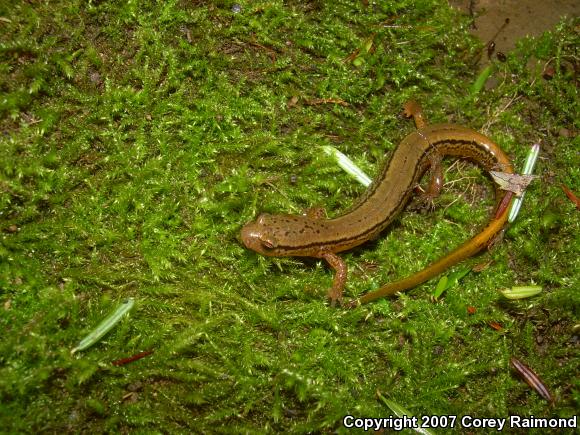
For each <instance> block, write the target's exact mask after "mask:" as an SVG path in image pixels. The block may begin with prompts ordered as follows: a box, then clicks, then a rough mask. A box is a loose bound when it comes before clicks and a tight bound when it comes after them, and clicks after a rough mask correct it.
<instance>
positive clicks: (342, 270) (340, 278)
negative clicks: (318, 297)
mask: <svg viewBox="0 0 580 435" xmlns="http://www.w3.org/2000/svg"><path fill="white" fill-rule="evenodd" d="M320 258H324V259H325V260H326V261H327V263H328V264H329V265H330V267H332V268H333V269H334V270H335V274H334V280H333V281H332V288H331V289H330V290H328V298H329V299H330V305H331V306H333V307H334V306H335V305H336V301H339V302H341V301H342V289H344V286H345V284H346V277H347V273H348V268H347V266H346V263H345V262H344V260H343V259H342V258H340V257H339V256H338V255H336V254H335V253H333V252H323V253H322V254H321V255H320Z"/></svg>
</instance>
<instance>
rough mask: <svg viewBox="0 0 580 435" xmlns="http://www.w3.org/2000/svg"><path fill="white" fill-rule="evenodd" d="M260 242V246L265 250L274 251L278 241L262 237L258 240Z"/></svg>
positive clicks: (270, 237)
mask: <svg viewBox="0 0 580 435" xmlns="http://www.w3.org/2000/svg"><path fill="white" fill-rule="evenodd" d="M260 241H261V242H262V246H264V248H266V249H274V248H275V247H276V246H278V241H277V240H276V239H275V238H274V237H272V236H267V237H264V238H262V239H260Z"/></svg>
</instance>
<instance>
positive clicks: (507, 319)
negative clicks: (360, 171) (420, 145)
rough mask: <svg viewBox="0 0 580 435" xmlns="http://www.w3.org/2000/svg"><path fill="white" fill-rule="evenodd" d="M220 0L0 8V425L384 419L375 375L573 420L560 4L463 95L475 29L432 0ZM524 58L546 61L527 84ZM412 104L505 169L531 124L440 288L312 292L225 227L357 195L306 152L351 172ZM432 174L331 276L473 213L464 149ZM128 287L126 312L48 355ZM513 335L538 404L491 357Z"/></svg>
mask: <svg viewBox="0 0 580 435" xmlns="http://www.w3.org/2000/svg"><path fill="white" fill-rule="evenodd" d="M233 5H234V2H227V1H223V2H178V1H171V2H162V3H157V2H149V1H142V2H88V3H86V2H81V1H72V2H48V3H46V2H45V3H31V4H30V3H27V2H19V3H17V4H15V5H11V6H10V7H5V6H0V16H2V17H5V18H7V20H2V21H0V27H1V29H2V32H0V93H1V96H0V153H1V155H2V158H1V159H0V241H1V242H0V302H1V303H2V306H0V328H1V329H2V338H1V339H0V427H3V428H6V429H5V430H6V431H9V432H25V433H26V432H39V431H48V432H56V431H63V430H64V431H69V432H104V431H109V432H126V431H152V430H153V431H162V432H188V431H199V432H207V431H215V430H220V431H223V432H226V431H228V432H230V431H232V430H234V431H236V432H258V433H259V432H264V433H266V432H271V431H289V432H292V431H294V432H320V431H332V430H335V429H338V430H340V428H341V419H342V417H343V416H344V415H346V414H354V415H357V416H384V415H389V414H390V411H389V410H388V409H386V408H385V407H384V405H383V404H382V403H381V402H379V401H378V400H376V397H375V392H376V390H380V391H381V392H383V394H386V395H387V396H388V397H389V398H391V399H393V400H395V401H396V402H398V403H400V404H401V405H403V406H405V407H406V408H408V409H410V410H411V411H412V412H414V413H415V414H416V415H421V414H430V415H432V414H472V415H476V416H480V417H491V416H495V417H498V416H506V415H507V414H526V415H528V414H533V415H535V416H546V415H550V416H552V415H561V416H568V415H572V414H573V413H574V412H575V410H576V409H577V407H578V385H577V383H576V384H574V383H573V379H574V378H575V374H576V368H577V366H578V352H577V350H576V349H575V347H574V340H575V338H574V337H575V336H576V335H577V331H576V330H575V329H574V324H575V322H577V313H578V308H579V306H580V300H578V293H577V292H576V291H575V289H576V288H577V285H578V275H577V271H578V269H579V267H578V266H579V264H578V255H577V246H578V233H579V231H578V230H579V228H578V219H577V211H576V210H575V209H574V206H573V205H572V204H571V203H570V202H569V200H568V199H567V198H566V197H565V196H564V194H563V193H562V191H561V189H560V187H559V184H560V183H564V184H566V185H567V186H568V187H569V188H571V189H572V190H575V191H576V193H578V191H579V190H580V189H579V188H578V186H580V172H579V170H578V168H580V164H579V163H580V162H579V161H578V153H577V152H576V150H577V139H573V138H571V137H569V134H568V133H572V134H574V133H575V131H577V129H578V124H577V123H578V119H580V117H579V116H578V104H577V102H578V95H577V88H576V84H575V82H574V76H573V72H572V71H573V68H572V67H573V65H572V63H571V62H572V61H573V59H574V58H575V56H576V57H577V53H576V50H577V47H578V36H577V32H576V30H575V28H576V27H575V25H576V26H577V24H575V23H574V22H566V21H564V22H562V24H561V25H559V26H558V27H557V28H556V29H554V30H553V31H552V32H550V33H546V34H544V35H543V36H541V37H540V38H537V39H536V40H524V41H522V42H521V43H520V44H519V46H518V49H517V50H516V51H515V52H514V53H512V54H510V55H509V56H508V61H507V62H506V63H505V64H498V65H496V72H495V73H494V74H495V75H496V78H497V79H498V83H500V84H499V85H498V86H497V87H496V88H494V89H491V90H488V91H486V92H483V93H479V94H478V95H477V96H476V97H472V96H470V95H469V89H470V86H471V84H472V83H473V81H474V80H475V78H476V76H477V74H478V71H476V70H475V69H474V68H473V67H472V66H471V65H472V64H473V61H474V59H475V57H476V55H477V53H478V52H479V50H480V49H481V46H479V45H477V44H476V43H475V42H474V41H473V40H472V39H471V38H470V37H469V36H468V35H467V29H468V25H469V23H468V22H467V21H466V20H465V19H463V18H461V17H459V16H458V15H457V13H456V12H455V11H453V10H451V9H450V8H449V7H448V5H447V3H446V2H441V1H436V0H425V1H422V2H408V1H399V2H397V3H393V2H382V3H381V2H379V4H378V5H374V6H369V7H368V8H365V7H364V6H363V5H362V2H350V1H341V2H334V3H332V5H331V4H330V3H324V2H284V3H283V2H271V1H269V2H266V1H263V2H262V1H261V2H240V6H241V11H240V12H239V13H234V12H233V11H232V6H233ZM385 23H386V24H389V25H388V26H386V27H385V25H384V24H385ZM357 49H358V50H359V52H358V54H357V56H356V59H359V61H357V62H356V63H357V64H358V65H355V63H354V62H352V61H349V60H348V59H349V56H350V55H351V54H352V53H354V52H355V50H357ZM534 60H538V61H539V62H540V64H542V65H543V64H544V63H545V62H548V61H550V62H551V63H553V65H554V66H555V67H556V73H555V74H554V77H553V78H552V80H545V79H543V78H542V77H541V72H542V71H541V70H539V71H538V68H534V67H532V68H531V69H530V68H529V65H530V64H533V61H534ZM292 97H297V98H298V99H297V101H296V102H295V103H294V104H289V103H290V102H291V99H292ZM409 97H415V98H416V99H418V100H420V101H421V102H422V103H423V105H424V106H425V110H426V113H427V115H428V116H429V118H430V119H431V120H432V121H445V120H452V121H453V122H458V123H462V124H466V125H469V126H471V127H473V128H476V129H483V131H484V132H485V133H486V134H488V135H489V136H491V137H493V138H494V139H496V140H497V141H498V142H500V143H501V144H502V146H503V147H504V148H505V149H506V150H507V151H508V152H509V153H510V155H511V156H512V157H513V158H514V160H515V162H516V164H517V165H518V166H519V165H521V162H522V161H523V159H524V158H525V155H526V153H527V145H528V144H531V143H533V142H535V141H538V140H540V141H541V142H542V155H541V159H540V162H539V165H538V170H537V173H538V174H539V175H540V176H541V177H540V179H539V180H538V181H536V182H535V183H533V184H532V185H531V187H530V189H529V190H528V193H527V194H526V201H525V203H524V207H523V209H522V212H521V215H520V217H519V218H518V220H517V221H516V222H515V223H514V224H513V225H512V226H511V227H510V229H509V230H508V231H507V233H506V235H505V238H504V243H503V244H502V245H501V246H500V247H499V248H498V249H496V250H495V251H493V252H492V253H491V254H489V255H488V254H486V255H488V256H490V258H493V260H494V263H493V264H492V265H491V266H489V267H488V268H487V269H485V270H484V271H482V272H480V273H470V274H469V275H467V276H466V277H464V278H463V279H462V280H461V281H460V282H459V284H458V286H457V287H455V288H452V289H449V290H447V291H446V292H445V293H444V296H443V297H442V298H441V300H440V301H439V302H438V303H433V302H431V301H430V299H429V297H428V294H429V293H430V291H431V290H432V288H433V286H434V285H435V283H433V282H431V283H428V284H426V285H425V286H422V287H419V288H418V289H415V290H412V291H411V292H409V293H408V294H405V295H403V296H401V297H399V298H397V299H394V300H389V301H379V302H377V303H376V304H372V305H369V306H366V307H362V308H359V309H356V310H352V311H349V310H346V309H332V308H330V307H329V306H327V304H326V303H325V300H324V295H325V294H326V289H327V287H328V286H329V285H330V280H331V276H330V275H331V274H330V271H329V270H328V269H327V268H326V266H325V265H323V264H321V263H319V262H308V261H302V260H298V259H292V258H281V259H271V258H262V257H258V256H257V255H255V254H253V253H252V252H249V251H247V250H245V249H244V248H243V247H242V246H241V244H240V243H239V241H238V239H237V237H238V233H239V229H240V227H241V225H242V224H243V223H244V222H246V221H248V220H249V219H251V218H253V217H254V216H255V215H256V214H257V213H258V212H261V211H270V212H299V211H300V210H301V209H303V208H306V207H311V206H313V205H324V206H325V207H326V208H327V210H328V212H329V214H330V215H335V214H337V213H340V212H341V211H343V210H345V209H346V208H347V207H348V206H349V205H350V204H351V203H352V202H353V201H354V200H355V199H356V197H357V196H358V195H360V193H361V192H362V190H363V189H361V188H359V187H358V186H355V185H353V184H352V182H351V181H350V179H349V178H348V177H347V176H345V175H343V174H342V173H340V172H339V171H338V170H337V169H336V168H335V167H334V165H333V163H331V162H330V161H329V160H328V159H327V158H326V157H324V156H322V154H321V152H320V151H319V148H318V146H319V145H326V144H332V145H334V146H337V147H338V148H340V149H341V150H342V151H343V152H346V153H348V154H349V155H350V156H352V157H353V158H354V159H355V160H356V161H357V162H358V163H360V164H361V166H363V167H364V168H365V169H366V170H368V172H370V173H376V172H377V170H378V166H379V165H380V161H381V160H382V156H383V154H384V153H385V151H390V150H392V149H394V147H395V145H396V144H397V143H398V142H399V141H400V140H401V139H402V137H403V136H404V135H405V133H406V132H410V131H412V129H413V126H412V125H411V123H410V122H408V121H405V120H402V119H401V118H400V116H399V112H400V108H401V106H402V103H403V102H404V101H406V100H407V99H408V98H409ZM314 99H340V100H342V101H344V102H346V103H347V105H346V106H344V105H337V104H311V103H312V101H313V100H314ZM567 132H568V133H567ZM446 180H447V181H452V182H453V183H450V184H449V185H448V186H447V187H446V188H445V189H444V194H443V195H442V196H441V197H440V198H439V199H438V203H437V205H438V208H437V210H436V211H435V212H434V213H431V214H425V215H424V214H418V213H413V212H411V211H409V212H406V213H404V214H403V216H402V217H401V219H400V221H399V222H397V223H395V224H394V225H393V227H392V228H391V229H390V230H388V231H387V232H386V233H385V235H384V236H383V237H381V238H380V239H379V240H378V241H377V242H376V243H370V244H367V245H366V246H364V247H362V248H360V249H357V250H355V251H354V252H351V253H348V254H346V255H345V258H346V261H347V263H348V264H349V269H350V271H351V276H350V281H349V283H348V289H347V295H348V296H353V295H355V294H359V293H362V292H364V291H368V290H371V289H373V288H376V287H378V286H379V285H380V284H381V283H384V282H387V281H389V280H392V279H395V278H396V277H401V276H405V275H407V274H410V273H412V272H414V271H416V270H418V269H420V268H421V267H422V266H423V265H425V264H427V263H428V262H429V261H431V260H434V259H436V258H438V257H439V256H440V255H442V254H443V253H444V252H445V251H446V250H447V249H448V248H449V246H450V245H458V244H459V243H461V241H463V240H465V239H466V238H467V235H468V234H473V233H475V232H476V231H477V229H478V228H480V226H481V224H483V222H484V221H485V220H486V218H487V216H488V211H489V210H488V209H489V207H487V208H486V207H485V206H484V205H481V201H482V198H483V197H488V198H489V197H490V195H491V189H489V188H488V189H486V190H481V189H480V188H479V187H477V186H479V185H480V184H486V183H488V182H487V181H486V180H485V178H484V177H483V176H481V174H480V173H479V172H478V171H472V170H471V169H470V168H469V167H468V166H461V167H460V171H456V170H452V171H450V172H448V173H447V174H446ZM458 196H459V197H460V199H459V200H458V201H457V202H455V203H454V202H453V201H454V200H455V199H456V198H457V197H458ZM486 204H488V205H490V204H491V200H487V202H486ZM478 223H479V225H478ZM487 258H488V257H485V258H478V259H474V260H470V262H469V263H470V264H475V263H478V262H483V261H485V260H486V259H487ZM375 266H377V267H375ZM530 282H534V283H536V284H539V285H542V286H543V287H544V292H543V293H542V295H540V296H538V297H536V298H534V299H532V300H526V301H520V302H505V301H502V300H501V298H500V297H499V296H498V293H497V292H496V289H498V288H501V287H506V286H512V285H516V284H527V283H530ZM127 297H133V298H135V301H136V305H135V308H134V309H133V310H132V312H131V313H130V316H129V317H128V318H126V319H124V320H123V321H122V322H120V323H119V325H117V326H116V327H115V328H114V329H113V330H112V331H110V332H109V334H108V335H107V336H105V337H104V338H103V339H102V340H101V341H100V342H99V343H98V344H96V345H94V346H93V347H92V348H90V349H89V350H87V351H84V352H79V353H78V354H75V355H74V356H71V355H70V350H71V349H72V348H73V347H74V346H75V345H76V343H78V341H79V340H80V339H81V338H82V337H83V336H84V335H85V334H86V333H88V332H89V331H90V330H91V329H92V328H94V327H95V326H96V325H97V324H98V323H99V322H100V321H101V320H102V319H103V318H104V317H106V315H107V314H108V313H110V312H111V310H113V309H114V308H115V307H116V306H117V305H118V304H119V303H120V301H122V300H124V299H125V298H127ZM468 306H473V307H476V313H475V314H472V315H470V314H468V313H467V307H468ZM491 321H495V322H499V323H501V324H502V325H503V327H504V331H503V332H501V333H498V332H497V331H495V330H493V329H492V328H490V327H489V326H488V323H489V322H491ZM146 350H152V351H153V353H152V354H150V355H148V356H146V357H144V358H142V359H139V360H137V361H134V362H131V363H129V364H126V365H122V366H118V367H116V366H113V365H112V364H111V362H113V361H116V360H119V359H121V358H128V357H130V356H132V355H136V354H138V353H139V352H142V351H146ZM511 355H515V356H517V357H518V358H521V359H522V360H524V361H526V362H527V363H528V364H529V365H530V366H531V367H532V368H534V370H535V371H537V372H538V373H539V374H541V376H542V377H543V379H544V380H545V382H546V383H547V385H549V386H550V388H551V389H552V390H553V392H554V393H555V395H556V397H557V398H558V401H557V403H556V405H555V407H554V408H549V407H548V406H547V405H546V403H545V402H543V401H542V399H541V398H539V396H537V395H536V394H535V393H533V392H531V391H530V390H529V389H528V387H527V386H526V385H525V384H523V383H522V382H521V381H520V380H518V379H517V378H515V377H514V376H513V375H512V374H511V373H510V371H509V368H508V360H509V357H510V356H511Z"/></svg>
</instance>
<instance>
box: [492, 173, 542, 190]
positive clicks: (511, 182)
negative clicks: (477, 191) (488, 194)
mask: <svg viewBox="0 0 580 435" xmlns="http://www.w3.org/2000/svg"><path fill="white" fill-rule="evenodd" d="M489 173H490V174H491V176H492V177H493V180H494V181H495V182H496V183H497V184H498V185H499V188H500V189H502V190H508V191H510V192H513V193H515V194H516V196H520V195H521V194H522V193H524V190H526V187H528V184H530V183H531V182H532V180H533V179H534V178H538V176H537V175H520V174H508V173H507V172H497V171H489Z"/></svg>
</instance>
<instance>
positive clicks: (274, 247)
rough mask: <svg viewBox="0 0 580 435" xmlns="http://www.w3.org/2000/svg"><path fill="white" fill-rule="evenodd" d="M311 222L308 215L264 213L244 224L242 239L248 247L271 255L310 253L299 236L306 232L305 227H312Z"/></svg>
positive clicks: (259, 252)
mask: <svg viewBox="0 0 580 435" xmlns="http://www.w3.org/2000/svg"><path fill="white" fill-rule="evenodd" d="M311 223H312V219H310V218H308V217H306V216H301V215H272V214H266V213H263V214H261V215H259V216H258V217H257V218H256V220H255V221H252V222H249V223H247V224H246V225H244V227H243V228H242V232H241V239H242V242H243V243H244V245H245V246H246V247H247V248H248V249H251V250H252V251H256V252H257V253H258V254H262V255H267V256H270V257H284V256H292V255H298V256H300V255H309V254H308V253H306V254H305V253H304V252H303V250H302V248H301V243H300V241H299V240H297V236H299V235H302V234H304V231H305V230H304V228H307V229H308V228H310V229H312V226H311V225H312V224H311ZM293 246H295V247H293Z"/></svg>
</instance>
